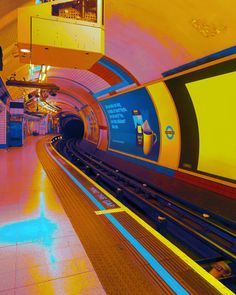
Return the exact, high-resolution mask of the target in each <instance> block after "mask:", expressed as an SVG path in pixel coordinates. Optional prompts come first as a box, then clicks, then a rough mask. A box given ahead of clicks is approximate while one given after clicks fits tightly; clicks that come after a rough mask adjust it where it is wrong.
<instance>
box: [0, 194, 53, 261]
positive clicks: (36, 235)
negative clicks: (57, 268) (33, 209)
mask: <svg viewBox="0 0 236 295" xmlns="http://www.w3.org/2000/svg"><path fill="white" fill-rule="evenodd" d="M39 210H40V214H39V215H40V217H38V218H33V219H29V220H24V221H18V222H14V223H8V224H5V225H3V226H1V227H0V243H2V244H7V245H11V244H13V245H14V244H16V243H18V244H20V243H35V244H37V245H38V246H42V247H44V248H46V249H47V250H48V256H49V259H50V262H51V263H53V262H56V258H55V256H54V255H53V250H52V246H53V241H54V239H53V236H54V233H55V231H56V230H57V229H58V225H57V224H56V223H54V222H52V221H51V220H50V219H48V218H47V217H45V210H46V209H45V196H44V193H42V192H41V193H40V196H39Z"/></svg>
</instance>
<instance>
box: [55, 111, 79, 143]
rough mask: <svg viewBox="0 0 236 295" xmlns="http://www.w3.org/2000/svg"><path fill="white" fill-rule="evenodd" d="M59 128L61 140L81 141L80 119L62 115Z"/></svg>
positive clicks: (70, 115)
mask: <svg viewBox="0 0 236 295" xmlns="http://www.w3.org/2000/svg"><path fill="white" fill-rule="evenodd" d="M60 127H61V133H62V136H63V139H70V138H76V139H77V140H79V141H82V140H83V136H84V122H83V120H82V119H81V118H80V117H78V116H76V115H74V114H62V115H61V116H60Z"/></svg>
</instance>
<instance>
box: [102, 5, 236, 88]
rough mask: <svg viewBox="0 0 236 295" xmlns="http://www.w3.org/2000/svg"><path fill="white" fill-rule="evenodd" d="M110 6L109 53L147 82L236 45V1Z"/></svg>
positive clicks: (107, 16)
mask: <svg viewBox="0 0 236 295" xmlns="http://www.w3.org/2000/svg"><path fill="white" fill-rule="evenodd" d="M105 3H106V6H105V36H106V38H105V41H106V44H105V50H106V51H105V52H106V55H107V56H109V57H111V58H112V59H114V60H116V61H117V62H119V63H120V64H122V65H123V66H124V67H125V68H126V69H128V70H129V71H130V72H131V73H132V74H134V76H135V77H136V78H137V79H138V80H139V81H140V82H141V83H144V82H149V81H151V80H155V79H158V78H159V77H161V74H162V73H163V72H165V71H168V70H170V69H172V68H175V67H178V66H181V65H183V64H186V63H189V62H191V61H194V60H197V59H200V58H202V57H204V56H207V55H210V54H212V53H215V52H218V51H221V50H223V49H226V48H229V47H231V46H234V45H235V37H234V36H235V31H236V22H235V8H236V2H235V1H234V0H227V1H222V0H206V1H195V0H171V1H161V2H159V1H153V0H146V1H143V0H136V1H133V0H119V1H117V0H109V1H105ZM130 57H132V58H130Z"/></svg>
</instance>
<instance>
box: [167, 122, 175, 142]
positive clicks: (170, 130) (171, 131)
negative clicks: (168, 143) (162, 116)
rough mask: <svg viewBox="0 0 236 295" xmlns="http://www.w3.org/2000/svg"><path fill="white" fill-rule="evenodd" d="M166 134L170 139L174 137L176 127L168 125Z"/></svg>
mask: <svg viewBox="0 0 236 295" xmlns="http://www.w3.org/2000/svg"><path fill="white" fill-rule="evenodd" d="M165 134H166V137H167V138H168V139H170V140H171V139H173V138H174V136H175V131H174V128H173V127H172V126H170V125H168V126H166V131H165Z"/></svg>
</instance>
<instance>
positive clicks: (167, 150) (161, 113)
mask: <svg viewBox="0 0 236 295" xmlns="http://www.w3.org/2000/svg"><path fill="white" fill-rule="evenodd" d="M147 89H148V91H149V93H150V95H151V98H152V101H153V104H154V106H155V109H156V112H157V117H158V121H159V124H160V135H161V139H160V144H161V145H160V155H159V159H158V164H159V165H161V166H165V167H168V168H172V169H177V168H178V165H179V159H180V147H181V139H180V127H179V119H178V114H177V111H176V107H175V103H174V101H173V99H172V97H171V95H170V93H169V91H168V89H167V87H166V85H165V84H164V83H163V82H159V83H156V84H152V85H150V86H148V87H147ZM168 126H169V127H168ZM172 130H173V131H172Z"/></svg>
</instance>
